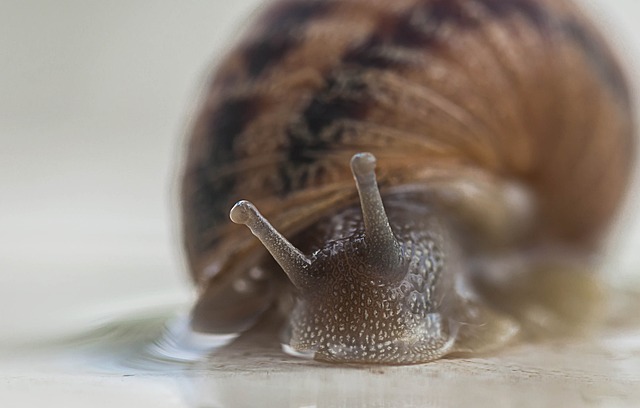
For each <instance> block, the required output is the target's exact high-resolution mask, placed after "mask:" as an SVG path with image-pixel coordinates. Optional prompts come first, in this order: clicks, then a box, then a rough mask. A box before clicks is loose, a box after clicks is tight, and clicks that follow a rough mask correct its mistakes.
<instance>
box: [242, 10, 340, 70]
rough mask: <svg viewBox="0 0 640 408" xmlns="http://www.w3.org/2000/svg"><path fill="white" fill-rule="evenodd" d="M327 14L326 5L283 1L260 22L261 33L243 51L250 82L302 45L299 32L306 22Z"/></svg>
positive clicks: (300, 32)
mask: <svg viewBox="0 0 640 408" xmlns="http://www.w3.org/2000/svg"><path fill="white" fill-rule="evenodd" d="M329 10H331V3H328V2H326V1H300V0H295V1H287V2H283V3H281V4H279V5H277V6H276V7H275V8H274V9H272V10H271V11H270V12H269V13H268V14H267V15H266V16H264V18H263V20H262V21H263V22H264V27H265V28H264V29H263V30H259V31H258V34H257V35H256V36H255V38H256V39H255V40H254V41H252V42H251V43H250V44H248V45H247V46H246V47H245V49H244V50H243V54H244V57H245V61H246V64H247V72H248V74H249V75H250V76H251V77H252V78H256V77H258V76H260V74H262V73H263V72H264V71H265V70H266V69H267V68H269V67H270V66H272V65H274V64H276V63H278V62H279V61H280V60H281V59H282V58H283V57H284V56H285V55H286V54H287V53H289V52H291V51H292V50H294V49H296V47H297V46H298V45H300V44H301V43H302V41H303V36H302V31H303V30H304V27H305V26H306V25H307V24H308V23H309V21H310V20H312V19H315V18H318V17H321V16H323V15H324V14H326V12H328V11H329Z"/></svg>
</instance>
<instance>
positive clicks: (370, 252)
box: [351, 153, 402, 278]
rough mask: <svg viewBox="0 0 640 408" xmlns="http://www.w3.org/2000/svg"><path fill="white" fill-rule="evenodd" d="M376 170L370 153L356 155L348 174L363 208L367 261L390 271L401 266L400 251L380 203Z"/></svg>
mask: <svg viewBox="0 0 640 408" xmlns="http://www.w3.org/2000/svg"><path fill="white" fill-rule="evenodd" d="M375 167H376V158H375V156H374V155H373V154H371V153H357V154H355V155H354V156H353V157H352V158H351V171H352V172H353V177H354V179H355V180H356V187H357V189H358V194H359V196H360V207H361V208H362V216H363V221H364V228H365V233H364V240H365V243H366V246H367V258H368V262H369V264H370V265H375V266H377V267H379V268H381V270H385V271H389V270H395V269H396V268H397V267H398V266H399V265H400V263H401V261H402V251H401V248H400V244H399V243H398V240H397V239H396V237H395V235H394V234H393V230H392V229H391V226H390V225H389V218H388V217H387V213H386V211H385V209H384V205H383V204H382V197H381V196H380V190H379V189H378V183H377V181H376V174H375ZM400 278H402V276H400Z"/></svg>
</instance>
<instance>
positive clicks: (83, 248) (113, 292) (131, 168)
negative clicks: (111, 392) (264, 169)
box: [0, 0, 640, 346]
mask: <svg viewBox="0 0 640 408" xmlns="http://www.w3.org/2000/svg"><path fill="white" fill-rule="evenodd" d="M258 3H260V2H259V1H258V0H236V1H232V2H222V1H220V0H208V1H203V0H191V1H188V2H176V1H168V0H153V1H150V0H148V1H147V0H134V1H122V0H116V1H108V2H104V1H96V0H57V1H37V0H2V2H0V56H1V57H0V142H1V143H0V163H1V171H0V310H2V312H1V313H0V346H2V345H9V344H16V343H24V342H31V341H41V340H46V339H47V338H54V337H56V336H57V335H60V334H63V333H66V332H68V331H69V330H72V331H74V330H77V329H78V328H82V327H85V326H86V325H90V324H93V323H94V322H95V321H96V319H100V317H104V318H107V317H109V316H113V315H114V314H117V313H126V312H127V311H128V310H136V309H148V310H152V309H154V308H156V307H167V305H170V306H171V305H188V304H189V300H190V299H191V297H192V296H193V292H192V288H191V286H190V283H189V282H188V280H187V278H186V276H187V275H186V272H185V266H184V263H183V260H182V255H181V245H180V238H179V225H178V211H177V197H178V193H177V192H178V189H177V178H178V173H179V168H180V161H181V157H182V150H183V142H184V140H183V137H184V135H185V133H186V131H187V129H188V127H189V123H190V120H191V115H192V112H193V109H194V107H195V105H196V103H197V101H198V100H199V98H200V90H201V86H202V85H203V83H204V81H205V78H206V75H207V73H208V72H210V69H211V68H212V66H213V65H214V63H215V56H216V55H219V54H220V53H221V52H222V51H223V50H224V49H225V47H227V46H229V44H230V43H229V41H230V40H231V41H232V40H233V38H234V37H236V36H237V34H238V31H239V30H240V29H241V28H242V26H243V22H244V21H246V17H247V16H248V15H249V14H250V12H251V10H253V9H254V8H255V6H256V5H257V4H258ZM589 7H590V8H591V9H592V10H593V11H594V14H595V15H596V16H597V17H598V18H599V19H600V20H601V25H602V26H603V27H604V29H605V30H606V31H608V32H609V35H610V36H611V38H612V39H613V41H614V42H615V43H616V44H617V46H618V49H619V51H620V54H621V56H622V57H623V58H624V59H625V60H626V61H627V63H628V65H629V67H630V68H629V73H630V76H631V77H632V78H633V79H634V80H635V81H636V86H637V82H638V81H637V76H638V75H637V74H638V72H640V64H639V62H640V60H639V59H638V55H640V24H639V23H640V2H638V1H637V0H591V1H589ZM636 184H637V183H636ZM639 190H640V189H638V187H637V186H636V187H635V191H636V192H637V191H639ZM634 194H635V196H636V197H638V194H637V193H634ZM638 201H640V200H638V199H636V200H635V203H632V204H630V205H628V207H627V210H626V212H625V215H624V216H623V218H622V220H623V221H622V222H621V223H620V225H622V228H618V230H617V232H616V234H615V235H614V238H613V240H612V244H611V247H612V252H611V253H612V254H613V255H611V256H610V260H609V261H610V262H609V263H608V267H607V271H606V273H607V274H608V276H610V277H611V279H612V281H613V282H616V283H617V284H620V283H621V282H632V281H635V282H636V283H638V282H640V251H638V249H637V248H638V246H639V245H640V217H638V213H639V211H638V208H639V207H638V204H637V202H638Z"/></svg>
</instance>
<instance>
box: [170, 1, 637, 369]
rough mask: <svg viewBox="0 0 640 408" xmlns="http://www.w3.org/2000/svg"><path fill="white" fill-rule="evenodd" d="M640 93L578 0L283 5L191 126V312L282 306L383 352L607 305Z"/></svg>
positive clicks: (298, 339) (545, 326)
mask: <svg viewBox="0 0 640 408" xmlns="http://www.w3.org/2000/svg"><path fill="white" fill-rule="evenodd" d="M631 112H632V106H631V96H630V93H629V90H628V85H627V82H626V79H625V76H624V74H623V72H622V70H621V68H620V66H619V64H618V62H617V60H616V58H615V57H614V55H613V54H612V52H611V51H610V50H609V48H608V47H607V45H606V42H605V41H604V40H603V39H602V37H601V36H600V34H599V33H598V31H597V30H596V29H595V28H594V26H593V25H592V24H591V23H590V22H589V20H588V19H587V18H585V16H584V15H583V14H582V13H581V11H580V10H579V9H578V8H577V7H576V6H575V5H574V4H573V3H571V2H569V1H564V0H562V1H558V0H553V1H552V0H398V1H393V2H391V1H383V0H307V1H304V0H280V1H275V2H273V3H270V4H269V5H268V6H267V7H266V8H265V9H264V10H263V12H262V14H261V15H260V16H258V18H257V19H256V20H255V22H254V23H253V25H252V30H250V31H249V32H248V33H247V34H246V36H245V37H244V38H243V39H242V40H241V41H240V42H239V44H238V45H236V47H235V48H234V49H233V50H232V51H231V52H230V53H229V54H228V56H227V57H226V58H225V59H224V60H223V61H222V62H221V63H220V64H219V66H218V68H217V71H216V73H215V75H214V77H213V80H212V81H211V84H210V86H209V89H208V92H207V94H206V99H205V101H204V103H203V105H202V108H201V111H200V113H199V115H198V117H197V119H196V122H195V125H194V128H193V132H192V134H191V138H190V141H189V147H188V154H187V161H186V166H185V170H184V176H183V185H182V204H183V205H182V207H183V225H184V241H185V248H186V253H187V259H188V262H189V267H190V271H191V276H192V278H193V280H194V281H195V282H196V284H197V286H198V289H199V298H198V301H197V302H196V304H195V305H194V307H193V310H192V314H191V317H192V321H191V325H192V328H193V329H194V330H195V331H198V332H205V333H216V334H227V333H239V332H243V331H245V330H247V329H248V328H249V327H251V326H252V325H253V324H255V322H256V321H257V320H258V319H259V318H260V316H262V315H263V314H264V313H265V312H266V311H267V310H272V309H274V308H275V309H278V310H279V311H284V313H286V314H288V317H287V321H288V324H287V329H286V331H285V337H286V342H287V344H288V347H289V348H290V350H291V351H293V352H296V353H302V354H308V355H312V356H314V357H315V358H317V359H320V360H325V361H331V362H357V363H383V364H410V363H420V362H426V361H432V360H434V359H437V358H439V357H441V356H444V355H447V354H451V353H456V352H469V351H471V352H474V351H483V350H487V349H492V348H495V347H498V346H500V345H502V344H504V343H505V342H507V341H509V340H510V339H512V338H513V337H514V336H516V335H517V334H518V333H524V332H535V333H540V332H553V331H559V330H560V331H561V330H562V329H563V328H564V327H565V326H570V325H571V321H572V320H575V321H581V320H582V318H583V317H584V316H585V315H588V314H589V309H590V308H591V304H590V302H591V299H592V297H591V295H593V293H594V292H595V291H596V290H595V289H594V288H593V287H592V286H590V284H589V283H588V282H590V281H589V279H590V278H589V277H590V276H591V273H590V271H592V270H593V268H594V265H595V264H594V255H596V254H597V253H598V250H599V248H600V246H601V244H602V239H603V237H604V236H605V233H606V231H607V228H608V226H609V224H610V223H611V221H612V219H613V217H614V216H615V213H616V210H617V209H618V207H619V204H620V201H621V199H622V197H623V195H624V192H625V189H626V186H627V183H628V180H629V175H630V170H631V167H632V164H633V160H634V155H633V152H634V148H635V142H634V135H633V121H632V113H631ZM354 178H355V180H356V188H354V185H353V179H354ZM241 199H248V200H250V201H251V202H253V203H255V204H256V206H257V207H258V208H260V211H261V213H262V214H261V213H260V212H258V210H257V209H256V207H254V206H253V204H251V202H249V201H240V202H238V200H241ZM236 202H238V203H237V204H236V205H235V206H234V203H236ZM232 207H233V209H232V210H231V218H232V220H233V221H234V222H235V223H240V224H246V225H247V226H248V227H249V228H250V229H251V231H252V232H253V233H254V235H256V236H257V237H258V238H259V241H261V242H259V241H258V240H256V239H255V238H254V237H252V236H251V234H249V232H248V231H247V230H246V228H242V227H240V226H237V225H234V224H233V223H230V222H229V221H228V217H229V209H230V208H232ZM267 220H268V221H267ZM285 237H287V238H285ZM289 240H290V241H289ZM265 249H266V250H265ZM267 251H268V252H269V253H270V254H271V255H272V256H273V259H272V258H271V257H269V256H268V254H267ZM274 259H275V262H274V261H273V260H274ZM283 271H284V273H283ZM585 282H587V283H585ZM568 286H569V287H568ZM291 299H293V300H291ZM567 304H570V306H567Z"/></svg>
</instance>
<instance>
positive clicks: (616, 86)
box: [560, 19, 631, 107]
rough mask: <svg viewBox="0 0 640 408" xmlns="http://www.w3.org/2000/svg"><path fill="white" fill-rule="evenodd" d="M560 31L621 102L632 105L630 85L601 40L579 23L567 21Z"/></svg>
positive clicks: (563, 23) (627, 105)
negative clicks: (578, 49)
mask: <svg viewBox="0 0 640 408" xmlns="http://www.w3.org/2000/svg"><path fill="white" fill-rule="evenodd" d="M560 29H561V30H562V32H563V33H564V34H565V36H566V37H567V38H568V39H570V40H571V41H572V42H573V43H574V44H575V45H576V46H577V47H578V48H580V50H582V52H583V54H584V55H585V57H587V60H588V61H589V63H590V64H591V67H593V69H594V70H595V71H596V73H597V74H598V76H599V77H600V79H601V80H602V82H603V83H605V84H606V85H607V86H608V87H609V88H610V89H611V90H612V91H613V93H614V94H615V95H616V97H617V98H618V99H619V101H621V102H622V103H623V104H624V106H626V107H629V106H630V104H631V94H630V93H629V84H628V83H627V81H626V79H625V76H624V74H623V72H622V70H621V68H620V66H619V65H618V64H616V63H615V59H614V57H613V56H612V55H611V52H610V51H609V50H608V49H607V48H606V46H605V45H604V44H603V43H602V41H601V40H599V39H598V38H595V37H594V36H593V34H592V33H591V32H590V31H589V30H588V29H587V27H585V26H584V25H582V24H580V23H579V22H577V21H575V20H571V19H567V20H565V21H563V22H562V24H561V26H560Z"/></svg>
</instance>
